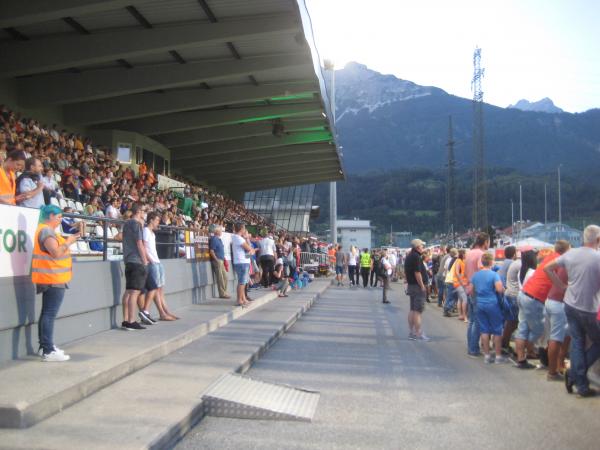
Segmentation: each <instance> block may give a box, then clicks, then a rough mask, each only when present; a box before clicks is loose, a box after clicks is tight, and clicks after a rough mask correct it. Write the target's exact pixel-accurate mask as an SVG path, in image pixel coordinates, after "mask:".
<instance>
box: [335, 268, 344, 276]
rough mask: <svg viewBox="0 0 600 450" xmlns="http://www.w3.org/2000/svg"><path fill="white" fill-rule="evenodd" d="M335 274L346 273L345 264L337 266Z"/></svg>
mask: <svg viewBox="0 0 600 450" xmlns="http://www.w3.org/2000/svg"><path fill="white" fill-rule="evenodd" d="M335 274H336V275H343V274H344V266H335Z"/></svg>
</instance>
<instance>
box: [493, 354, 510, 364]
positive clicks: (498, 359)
mask: <svg viewBox="0 0 600 450" xmlns="http://www.w3.org/2000/svg"><path fill="white" fill-rule="evenodd" d="M507 362H508V358H507V357H506V356H496V360H495V361H494V363H495V364H504V363H507Z"/></svg>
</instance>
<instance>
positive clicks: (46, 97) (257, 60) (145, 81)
mask: <svg viewBox="0 0 600 450" xmlns="http://www.w3.org/2000/svg"><path fill="white" fill-rule="evenodd" d="M309 64H310V61H309V60H308V59H307V57H306V56H305V55H302V54H291V55H280V56H258V57H254V58H245V59H243V60H224V61H211V62H207V61H203V62H196V63H187V64H162V65H158V66H140V67H134V68H132V69H128V70H123V69H122V68H117V69H105V70H90V71H86V72H83V73H53V74H47V75H40V76H35V77H27V78H22V79H20V80H18V84H17V87H18V91H19V103H20V104H22V105H24V106H36V105H48V104H66V103H75V102H81V101H89V100H98V99H102V98H110V97H116V96H120V95H129V94H137V93H140V92H147V91H152V90H158V89H170V88H178V87H189V86H194V85H199V84H200V83H201V82H211V81H216V80H222V79H227V78H230V77H239V76H244V75H248V74H250V73H256V74H261V73H268V72H269V71H271V70H277V69H281V68H297V69H299V70H300V69H302V68H305V67H307V66H308V65H309Z"/></svg>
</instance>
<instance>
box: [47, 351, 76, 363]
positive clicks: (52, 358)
mask: <svg viewBox="0 0 600 450" xmlns="http://www.w3.org/2000/svg"><path fill="white" fill-rule="evenodd" d="M69 359H71V357H70V356H69V355H65V354H64V353H59V352H57V351H56V350H54V351H53V352H52V353H48V354H47V355H42V361H44V362H63V361H68V360H69Z"/></svg>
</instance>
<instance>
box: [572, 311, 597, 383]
mask: <svg viewBox="0 0 600 450" xmlns="http://www.w3.org/2000/svg"><path fill="white" fill-rule="evenodd" d="M565 314H566V316H567V323H568V324H569V334H570V335H571V349H570V355H571V369H570V370H569V376H570V377H571V379H572V380H573V381H575V386H577V392H579V393H581V392H585V391H587V390H588V389H589V388H590V386H589V380H588V377H587V371H588V369H589V368H590V367H591V366H592V365H593V364H594V363H595V362H596V360H597V359H598V358H599V357H600V322H598V320H596V314H595V313H591V312H585V311H580V310H578V309H575V308H573V307H571V306H569V305H567V304H565ZM586 338H589V340H590V341H591V342H592V345H591V346H590V347H589V348H588V349H587V350H586V349H585V344H586Z"/></svg>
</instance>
